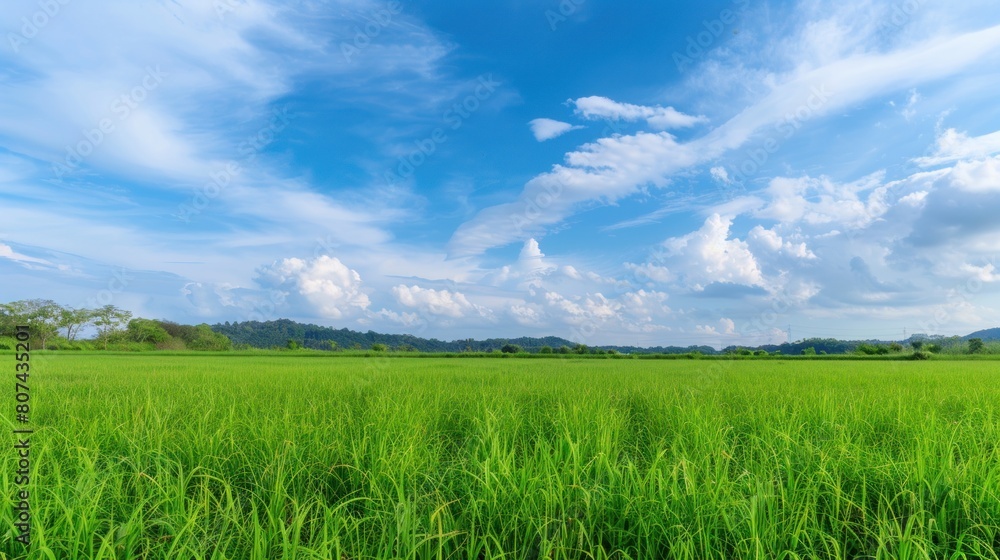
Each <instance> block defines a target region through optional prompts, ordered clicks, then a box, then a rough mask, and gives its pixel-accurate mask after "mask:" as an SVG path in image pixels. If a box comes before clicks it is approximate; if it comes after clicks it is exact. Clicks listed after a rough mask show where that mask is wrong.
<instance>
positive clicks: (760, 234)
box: [747, 225, 816, 259]
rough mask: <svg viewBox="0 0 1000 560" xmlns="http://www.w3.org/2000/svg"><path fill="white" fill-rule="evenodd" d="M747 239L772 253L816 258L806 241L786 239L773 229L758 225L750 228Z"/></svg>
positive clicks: (799, 257)
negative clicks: (794, 241)
mask: <svg viewBox="0 0 1000 560" xmlns="http://www.w3.org/2000/svg"><path fill="white" fill-rule="evenodd" d="M747 241H748V242H749V243H751V244H755V245H757V246H759V247H761V248H764V249H766V250H768V251H771V252H772V253H781V254H784V255H788V256H790V257H795V258H798V259H815V258H816V255H815V254H814V253H813V252H812V251H810V250H809V248H808V247H807V246H806V244H805V242H800V243H793V242H791V241H785V240H784V239H782V238H781V236H780V235H778V233H777V232H775V231H774V230H773V229H764V227H763V226H761V225H757V226H754V228H753V229H751V230H750V233H749V234H748V235H747Z"/></svg>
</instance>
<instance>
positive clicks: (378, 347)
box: [372, 342, 389, 352]
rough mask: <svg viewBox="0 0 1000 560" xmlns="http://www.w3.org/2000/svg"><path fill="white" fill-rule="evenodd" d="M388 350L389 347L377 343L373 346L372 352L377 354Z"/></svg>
mask: <svg viewBox="0 0 1000 560" xmlns="http://www.w3.org/2000/svg"><path fill="white" fill-rule="evenodd" d="M388 349H389V347H388V346H386V345H385V344H382V343H378V342H376V343H375V344H372V350H374V351H375V352H385V351H386V350H388Z"/></svg>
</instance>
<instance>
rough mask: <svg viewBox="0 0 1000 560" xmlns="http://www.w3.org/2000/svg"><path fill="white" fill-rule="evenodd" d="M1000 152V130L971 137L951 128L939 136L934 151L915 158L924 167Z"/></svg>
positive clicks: (915, 161)
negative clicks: (928, 154)
mask: <svg viewBox="0 0 1000 560" xmlns="http://www.w3.org/2000/svg"><path fill="white" fill-rule="evenodd" d="M997 152H1000V131H997V132H992V133H990V134H984V135H982V136H975V137H969V135H967V134H966V133H964V132H958V131H956V130H955V129H954V128H949V129H947V130H945V131H944V132H942V133H941V134H940V135H938V137H937V141H936V142H935V146H934V153H933V154H932V155H930V156H925V157H919V158H916V159H914V160H913V161H914V163H916V164H917V165H920V166H923V167H930V166H934V165H941V164H944V163H951V162H955V161H959V160H964V159H975V158H984V157H986V156H990V155H993V154H995V153H997Z"/></svg>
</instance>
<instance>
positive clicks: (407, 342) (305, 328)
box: [212, 319, 575, 352]
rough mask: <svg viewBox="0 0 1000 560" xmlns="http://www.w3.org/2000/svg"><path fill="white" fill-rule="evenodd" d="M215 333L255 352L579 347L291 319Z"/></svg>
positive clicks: (218, 328)
mask: <svg viewBox="0 0 1000 560" xmlns="http://www.w3.org/2000/svg"><path fill="white" fill-rule="evenodd" d="M212 330H214V331H215V332H218V333H222V334H224V335H226V336H228V337H229V338H230V340H232V341H233V344H236V345H243V344H245V345H249V346H253V347H255V348H274V347H280V348H285V347H286V346H287V345H288V341H290V340H291V341H295V343H296V344H297V345H298V346H302V347H305V348H315V349H317V350H329V349H330V348H331V345H330V343H331V342H335V343H336V344H337V348H341V349H350V348H364V349H367V348H371V346H372V344H385V345H386V346H388V347H389V348H391V349H393V350H418V351H420V352H463V351H466V350H470V349H471V350H472V351H474V352H489V351H491V350H498V349H500V348H501V347H502V346H503V345H505V344H516V345H518V346H520V347H521V348H523V349H525V350H529V351H532V350H537V349H539V348H541V347H543V346H549V347H552V348H559V347H560V346H570V347H572V346H575V343H574V342H571V341H569V340H566V339H565V338H559V337H556V336H547V337H544V338H530V337H521V338H491V339H488V340H472V339H465V340H453V341H450V342H447V341H443V340H437V339H436V338H430V339H427V338H420V337H417V336H413V335H410V334H383V333H377V332H373V331H368V332H365V333H363V332H357V331H352V330H350V329H334V328H331V327H321V326H318V325H308V324H302V323H297V322H295V321H291V320H289V319H279V320H277V321H266V322H260V321H246V322H242V323H229V322H226V323H222V324H217V325H213V326H212Z"/></svg>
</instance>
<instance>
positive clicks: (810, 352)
mask: <svg viewBox="0 0 1000 560" xmlns="http://www.w3.org/2000/svg"><path fill="white" fill-rule="evenodd" d="M802 355H803V356H815V355H816V349H815V348H813V347H812V346H810V347H809V348H803V349H802Z"/></svg>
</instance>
